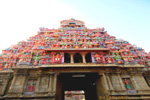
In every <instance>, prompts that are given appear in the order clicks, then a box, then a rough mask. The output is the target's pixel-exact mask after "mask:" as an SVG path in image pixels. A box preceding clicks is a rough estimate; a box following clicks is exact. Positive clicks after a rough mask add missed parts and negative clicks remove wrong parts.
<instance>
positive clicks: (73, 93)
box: [61, 73, 98, 100]
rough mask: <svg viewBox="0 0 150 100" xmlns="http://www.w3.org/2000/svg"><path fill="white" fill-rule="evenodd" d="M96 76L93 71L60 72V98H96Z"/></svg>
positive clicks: (84, 99) (85, 99) (68, 99)
mask: <svg viewBox="0 0 150 100" xmlns="http://www.w3.org/2000/svg"><path fill="white" fill-rule="evenodd" d="M96 78H97V74H95V73H92V74H89V73H88V74H87V73H81V74H77V73H75V74H72V73H69V74H68V73H67V74H61V91H62V92H61V97H62V98H61V100H98V99H97V93H96V83H95V82H96ZM75 98H76V99H75Z"/></svg>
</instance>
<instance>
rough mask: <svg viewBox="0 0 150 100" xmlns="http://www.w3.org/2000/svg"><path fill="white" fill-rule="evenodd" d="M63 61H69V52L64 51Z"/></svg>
mask: <svg viewBox="0 0 150 100" xmlns="http://www.w3.org/2000/svg"><path fill="white" fill-rule="evenodd" d="M64 57H65V58H64V63H70V54H68V53H65V54H64Z"/></svg>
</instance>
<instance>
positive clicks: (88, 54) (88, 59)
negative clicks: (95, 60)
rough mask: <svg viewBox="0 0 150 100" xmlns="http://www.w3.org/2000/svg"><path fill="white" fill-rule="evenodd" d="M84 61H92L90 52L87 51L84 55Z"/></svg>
mask: <svg viewBox="0 0 150 100" xmlns="http://www.w3.org/2000/svg"><path fill="white" fill-rule="evenodd" d="M85 59H86V63H92V59H91V53H87V54H86V55H85Z"/></svg>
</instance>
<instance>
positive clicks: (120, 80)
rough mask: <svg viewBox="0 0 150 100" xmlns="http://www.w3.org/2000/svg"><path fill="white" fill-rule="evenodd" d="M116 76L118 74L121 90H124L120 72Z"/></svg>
mask: <svg viewBox="0 0 150 100" xmlns="http://www.w3.org/2000/svg"><path fill="white" fill-rule="evenodd" d="M117 76H118V79H119V83H120V85H121V88H122V90H126V89H125V87H124V85H123V82H122V78H121V77H120V74H119V73H118V74H117Z"/></svg>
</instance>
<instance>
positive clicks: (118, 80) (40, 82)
mask: <svg viewBox="0 0 150 100" xmlns="http://www.w3.org/2000/svg"><path fill="white" fill-rule="evenodd" d="M63 71H67V72H69V70H62V72H63ZM76 71H77V70H76ZM86 71H87V72H88V70H87V69H86ZM86 71H85V72H86ZM58 72H59V70H57V71H52V70H47V69H46V70H41V69H27V70H25V69H24V70H20V69H18V70H14V72H11V71H9V72H7V73H6V72H5V73H4V72H3V73H2V72H1V73H0V99H1V98H3V100H10V99H9V98H12V99H11V100H21V98H24V99H23V100H26V99H27V100H30V99H31V100H33V97H34V100H60V99H61V98H62V97H61V96H62V94H61V93H62V92H61V88H62V87H61V82H60V80H59V78H57V76H59V75H58ZM70 72H72V70H70ZM81 72H82V71H81ZM90 72H92V71H90ZM93 72H97V73H98V74H99V76H98V78H96V91H97V96H98V97H97V98H100V97H101V96H105V97H109V96H112V95H127V94H131V93H130V92H133V93H132V94H134V95H137V96H141V97H142V95H143V96H144V95H145V93H146V94H148V93H150V87H149V85H148V84H150V78H149V75H147V74H145V76H144V77H145V78H144V77H143V73H140V72H139V73H138V72H136V73H135V72H130V71H127V70H124V71H122V72H119V70H118V71H117V70H112V72H111V70H109V72H108V71H106V70H93ZM125 78H126V79H130V82H131V84H132V86H133V89H132V90H131V91H130V90H127V89H126V88H125V86H124V83H123V79H125ZM32 79H33V80H36V86H35V91H33V94H32V95H29V94H28V92H26V87H27V84H28V81H29V80H32ZM56 90H57V91H56ZM129 91H130V92H129ZM134 95H133V97H134ZM4 98H5V99H4ZM40 98H41V99H40Z"/></svg>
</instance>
